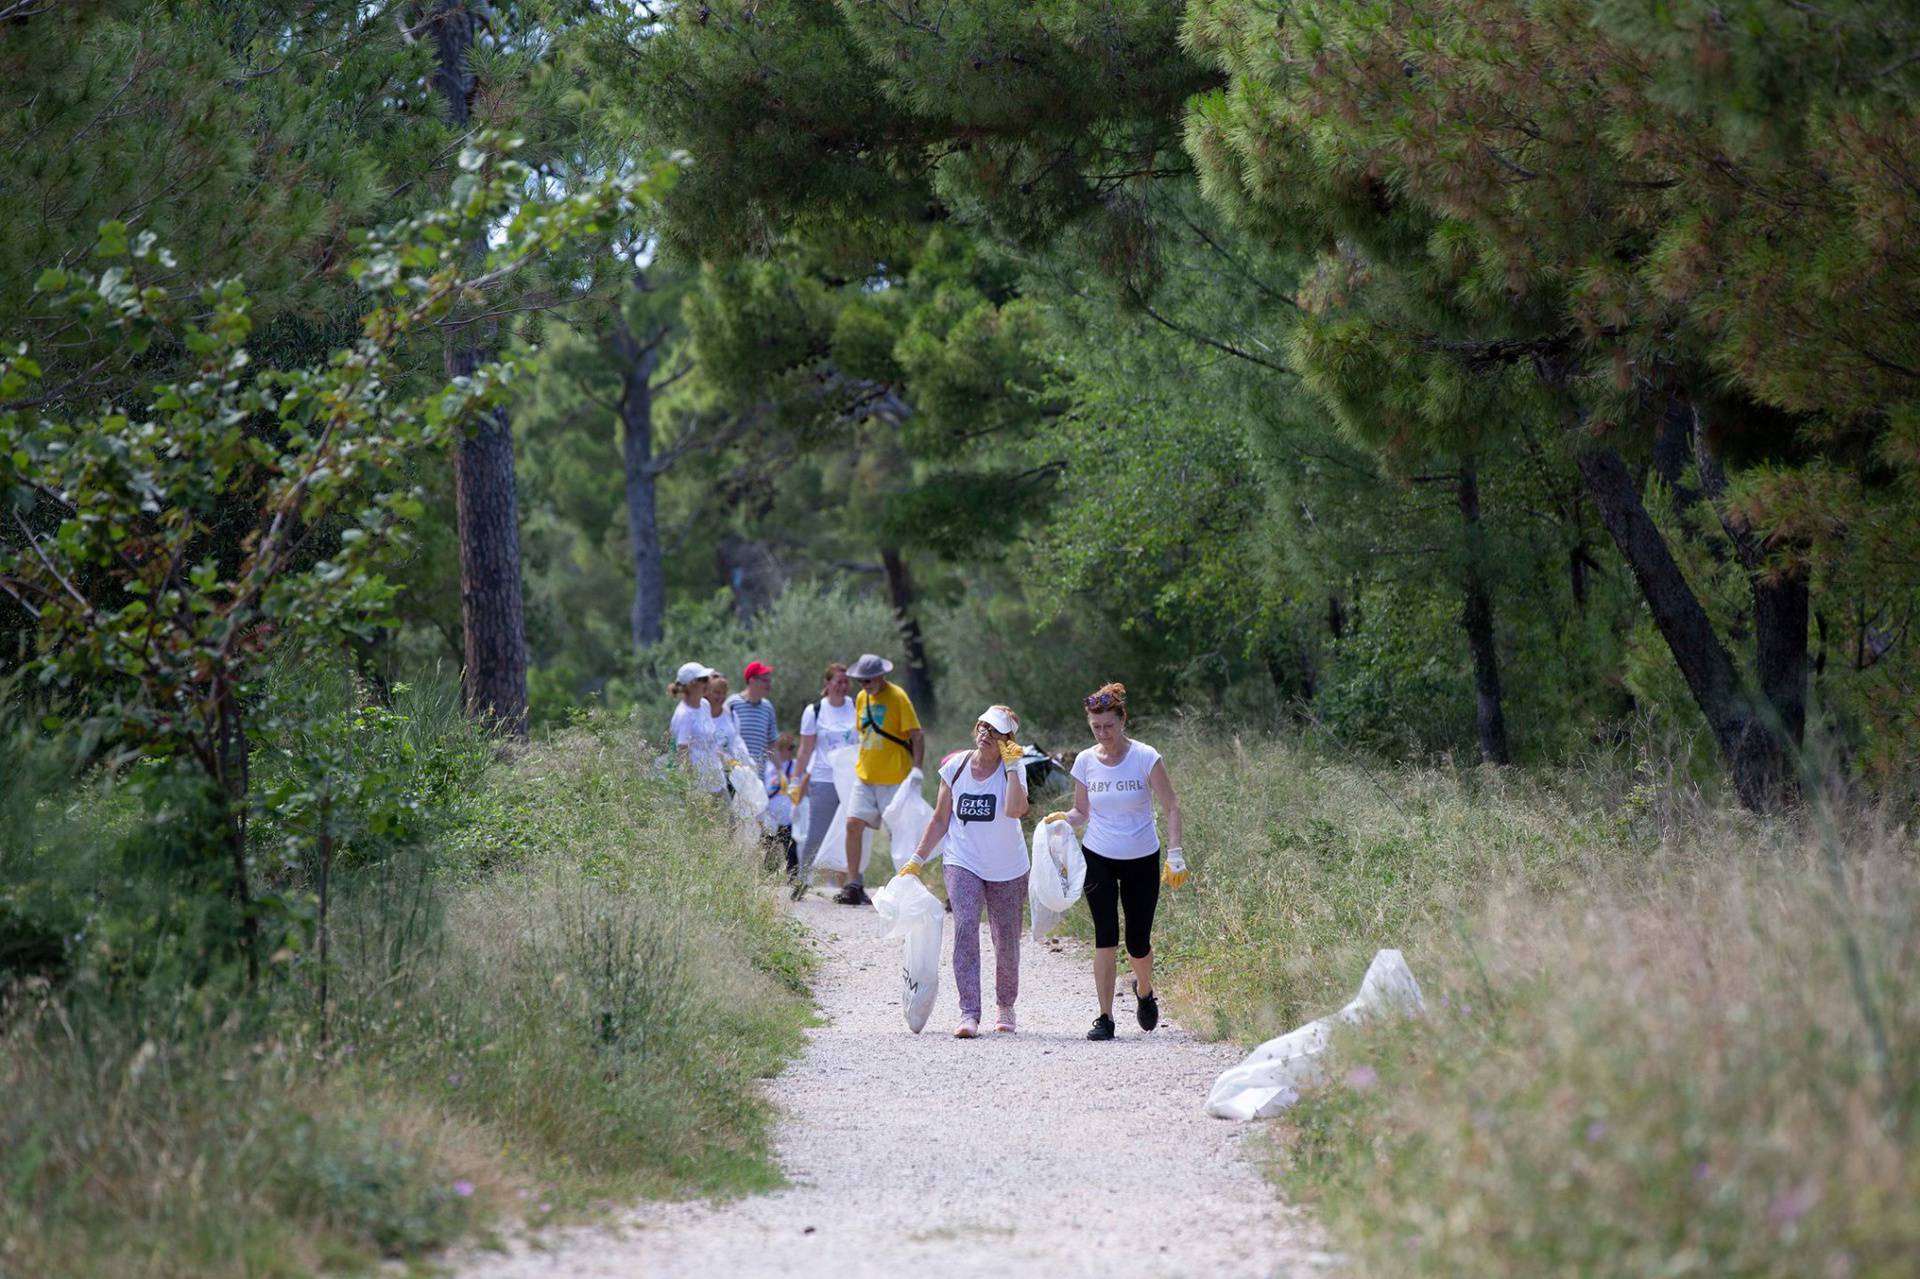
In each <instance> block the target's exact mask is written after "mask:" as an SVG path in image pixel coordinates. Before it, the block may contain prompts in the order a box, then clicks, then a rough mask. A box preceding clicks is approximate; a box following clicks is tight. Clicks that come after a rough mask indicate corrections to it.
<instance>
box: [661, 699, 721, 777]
mask: <svg viewBox="0 0 1920 1279" xmlns="http://www.w3.org/2000/svg"><path fill="white" fill-rule="evenodd" d="M668 731H669V732H670V733H672V735H673V744H674V746H675V747H681V746H684V747H686V748H687V760H688V763H690V764H691V765H692V766H693V775H694V776H695V777H697V778H699V779H700V784H701V785H702V786H705V787H706V788H707V789H708V790H710V791H723V790H725V789H726V788H727V783H726V781H725V779H724V778H722V777H721V776H720V751H719V748H718V746H717V745H716V744H715V741H714V720H713V715H712V714H711V713H710V712H709V711H708V710H707V704H706V703H705V702H696V703H694V704H693V705H692V706H689V705H687V704H686V703H685V702H682V703H680V704H679V705H678V706H676V707H674V708H673V722H672V724H671V725H670V726H669V729H668Z"/></svg>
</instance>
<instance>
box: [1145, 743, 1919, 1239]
mask: <svg viewBox="0 0 1920 1279" xmlns="http://www.w3.org/2000/svg"><path fill="white" fill-rule="evenodd" d="M1165 745H1166V746H1167V747H1168V748H1170V749H1169V760H1170V762H1171V763H1172V765H1173V767H1174V768H1175V770H1176V772H1175V776H1176V781H1177V782H1178V783H1179V784H1180V786H1181V790H1182V793H1183V797H1184V800H1185V807H1186V809H1187V815H1188V830H1189V834H1188V837H1187V844H1188V846H1189V852H1190V855H1191V856H1192V857H1193V859H1194V860H1195V862H1196V864H1197V878H1196V882H1195V887H1194V891H1193V892H1192V893H1191V894H1179V895H1175V896H1174V897H1172V898H1171V899H1170V900H1165V904H1164V906H1163V912H1164V914H1163V919H1164V921H1165V922H1164V923H1163V925H1162V926H1161V928H1160V929H1159V930H1158V936H1157V938H1156V948H1157V950H1158V953H1159V956H1160V958H1161V960H1162V962H1163V964H1164V974H1165V976H1164V984H1165V986H1166V987H1167V989H1168V991H1169V994H1170V997H1171V998H1170V1005H1171V1006H1173V1007H1175V1008H1176V1009H1177V1010H1178V1011H1181V1012H1184V1013H1186V1014H1187V1015H1188V1016H1189V1017H1190V1018H1191V1017H1193V1016H1194V1015H1195V1014H1196V1013H1197V1014H1199V1018H1200V1020H1201V1022H1202V1024H1206V1025H1211V1026H1212V1027H1213V1028H1214V1029H1215V1030H1217V1031H1218V1032H1219V1033H1222V1034H1225V1035H1230V1036H1233V1037H1235V1038H1239V1039H1242V1040H1245V1041H1248V1042H1252V1041H1254V1040H1257V1039H1260V1038H1263V1037H1265V1036H1267V1035H1269V1034H1272V1033H1276V1032H1278V1031H1280V1030H1282V1029H1285V1028H1287V1027H1290V1026H1291V1025H1293V1024H1296V1023H1297V1022H1299V1021H1301V1020H1304V1019H1305V1018H1307V1017H1310V1016H1315V1015H1319V1014H1321V1013H1324V1012H1327V1011H1329V1010H1331V1009H1333V1008H1335V1007H1337V1006H1338V1005H1339V1004H1341V1003H1342V1002H1344V1001H1345V1000H1346V999H1347V998H1349V997H1350V996H1351V993H1352V990H1353V988H1354V987H1355V986H1356V985H1357V984H1358V981H1359V978H1360V975H1361V973H1362V972H1363V971H1364V968H1365V965H1366V961H1367V958H1368V957H1369V955H1370V954H1371V952H1372V951H1373V949H1375V948H1376V947H1379V946H1398V947H1401V948H1402V949H1404V950H1405V951H1406V952H1407V956H1408V959H1409V961H1410V963H1411V964H1412V966H1413V969H1414V972H1415V974H1416V975H1417V976H1418V977H1419V979H1420V980H1421V982H1422V984H1423V986H1424V987H1425V990H1426V994H1427V999H1428V1005H1429V1007H1428V1014H1427V1015H1426V1016H1425V1017H1423V1018H1420V1019H1417V1020H1413V1021H1409V1022H1406V1023H1403V1024H1399V1025H1394V1026H1386V1027H1379V1028H1374V1029H1369V1030H1366V1031H1362V1032H1358V1033H1355V1034H1353V1035H1350V1036H1348V1037H1347V1038H1346V1040H1345V1041H1344V1042H1343V1044H1342V1052H1343V1054H1344V1056H1343V1061H1342V1064H1341V1066H1340V1068H1339V1070H1338V1071H1336V1074H1335V1082H1334V1083H1333V1084H1332V1085H1331V1086H1330V1087H1328V1088H1326V1089H1323V1090H1321V1091H1319V1092H1317V1093H1315V1094H1313V1095H1311V1096H1309V1097H1308V1099H1307V1100H1306V1101H1304V1102H1303V1103H1302V1104H1301V1105H1300V1106H1299V1107H1298V1108H1296V1110H1295V1111H1293V1112H1291V1115H1290V1117H1289V1118H1288V1119H1287V1120H1286V1121H1285V1122H1283V1123H1282V1124H1280V1125H1277V1126H1276V1128H1275V1130H1274V1135H1275V1137H1276V1140H1275V1142H1274V1143H1273V1147H1272V1149H1273V1151H1274V1156H1275V1162H1276V1167H1277V1168H1278V1169H1279V1170H1280V1173H1281V1175H1282V1176H1283V1178H1284V1179H1285V1181H1286V1183H1287V1185H1288V1186H1289V1187H1290V1188H1291V1189H1292V1190H1294V1191H1295V1192H1296V1193H1299V1194H1302V1195H1304V1196H1306V1197H1308V1198H1310V1199H1312V1200H1313V1201H1315V1202H1316V1203H1317V1204H1318V1205H1319V1206H1320V1207H1321V1209H1322V1211H1323V1212H1324V1214H1325V1215H1326V1217H1327V1219H1328V1221H1329V1223H1330V1225H1331V1226H1332V1227H1333V1228H1334V1230H1335V1232H1336V1234H1337V1235H1338V1236H1339V1238H1340V1240H1341V1242H1342V1244H1343V1246H1344V1247H1345V1248H1347V1249H1348V1250H1349V1251H1350V1252H1351V1253H1352V1255H1353V1257H1354V1259H1355V1261H1356V1265H1357V1269H1358V1270H1359V1271H1360V1272H1361V1273H1365V1274H1379V1275H1407V1274H1423V1275H1460V1276H1469V1275H1471V1276H1490V1275H1512V1276H1534V1275H1542V1274H1580V1275H1653V1274H1658V1275H1670V1274H1671V1275H1682V1274H1699V1275H1727V1274H1741V1275H1767V1276H1782V1277H1784V1276H1806V1275H1834V1276H1839V1275H1887V1276H1893V1275H1902V1276H1905V1275H1911V1274H1914V1273H1920V1139H1917V1138H1916V1122H1917V1121H1920V1070H1916V1066H1917V1065H1920V918H1917V916H1916V910H1915V907H1916V905H1917V904H1920V864H1917V859H1916V850H1915V845H1914V841H1913V838H1912V836H1911V834H1910V832H1908V831H1907V830H1906V829H1904V828H1903V827H1899V826H1897V825H1893V824H1891V823H1889V822H1888V821H1886V820H1885V819H1884V818H1883V817H1879V816H1876V815H1875V814H1873V813H1870V812H1849V813H1844V814H1840V815H1839V816H1838V817H1837V818H1836V819H1835V821H1834V822H1833V824H1832V825H1833V829H1832V830H1831V832H1830V833H1828V832H1827V831H1826V830H1825V829H1824V828H1825V826H1826V823H1824V822H1822V821H1818V820H1814V815H1811V814H1803V815H1801V816H1800V817H1797V818H1792V819H1779V820H1773V821H1759V820H1756V819H1753V818H1751V817H1749V816H1747V815H1745V814H1742V813H1737V812H1728V811H1726V810H1723V809H1720V808H1718V807H1716V806H1715V805H1714V804H1712V803H1710V802H1709V801H1708V800H1707V799H1705V798H1704V797H1702V796H1700V795H1699V794H1698V793H1697V792H1695V791H1693V790H1692V789H1691V788H1690V787H1689V786H1687V785H1686V784H1685V783H1684V782H1677V781H1676V780H1675V779H1673V778H1668V777H1661V778H1658V779H1655V778H1653V777H1651V776H1650V775H1649V773H1648V771H1647V770H1646V769H1645V768H1644V767H1643V768H1642V769H1640V770H1638V771H1637V772H1635V771H1625V772H1615V771H1613V770H1611V769H1609V768H1606V767H1602V766H1595V767H1592V768H1588V769H1585V770H1569V771H1566V772H1562V773H1557V774H1523V773H1516V772H1513V771H1501V772H1495V771H1491V770H1480V769H1469V770H1455V769H1451V768H1446V767H1430V768H1404V767H1403V768H1395V769H1391V770H1382V769H1378V768H1373V767H1369V766H1366V765H1363V764H1360V763H1357V762H1354V761H1340V760H1333V759H1328V758H1325V757H1323V756H1320V755H1316V754H1314V753H1313V752H1310V751H1307V750H1304V749H1302V748H1301V747H1299V746H1298V745H1292V744H1283V743H1277V742H1260V743H1253V742H1250V741H1233V740H1231V739H1228V740H1218V739H1215V738H1213V737H1212V736H1211V735H1210V734H1209V733H1208V732H1206V731H1204V730H1200V729H1191V730H1188V731H1184V732H1180V733H1176V734H1175V735H1174V737H1173V738H1172V740H1170V741H1168V742H1167V743H1165ZM1836 871H1837V873H1835V872H1836ZM1883 1045H1884V1051H1883Z"/></svg>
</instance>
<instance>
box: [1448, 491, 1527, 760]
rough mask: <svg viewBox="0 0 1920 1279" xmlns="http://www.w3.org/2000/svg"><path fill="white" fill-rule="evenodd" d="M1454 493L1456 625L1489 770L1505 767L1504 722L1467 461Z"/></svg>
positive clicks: (1477, 497) (1476, 505) (1477, 508)
mask: <svg viewBox="0 0 1920 1279" xmlns="http://www.w3.org/2000/svg"><path fill="white" fill-rule="evenodd" d="M1456 492H1457V494H1458V497H1459V499H1460V523H1461V526H1462V527H1461V532H1462V535H1463V537H1464V540H1465V543H1466V568H1465V572H1464V580H1463V582H1462V589H1463V595H1464V600H1463V605H1462V608H1461V613H1460V621H1461V625H1462V626H1463V627H1465V629H1466V632H1467V646H1468V648H1469V649H1470V650H1471V651H1472V654H1473V695H1474V704H1475V705H1474V727H1475V728H1476V729H1477V730H1478V733H1479V737H1480V758H1481V759H1482V760H1484V761H1485V762H1487V763H1489V764H1510V763H1512V762H1513V758H1512V756H1511V755H1510V754H1509V753H1508V750H1507V717H1506V714H1505V712H1504V711H1503V710H1502V707H1501V699H1500V654H1499V651H1498V649H1497V648H1496V647H1495V646H1494V637H1493V591H1492V589H1491V588H1490V587H1489V586H1488V585H1487V578H1486V571H1485V565H1484V562H1483V556H1482V552H1481V546H1480V475H1479V472H1478V471H1477V470H1476V469H1475V467H1474V462H1473V459H1472V458H1471V457H1463V458H1461V459H1460V481H1459V485H1458V487H1457V490H1456Z"/></svg>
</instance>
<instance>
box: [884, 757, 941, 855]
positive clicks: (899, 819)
mask: <svg viewBox="0 0 1920 1279" xmlns="http://www.w3.org/2000/svg"><path fill="white" fill-rule="evenodd" d="M932 821H933V805H932V804H929V803H928V802H927V797H926V796H925V795H923V794H921V793H920V770H919V769H917V768H916V769H914V770H913V771H912V772H911V773H909V774H907V780H906V781H904V782H902V783H901V784H900V789H899V790H897V791H895V792H894V794H893V802H892V803H890V804H888V805H887V811H886V812H884V813H882V814H880V824H881V825H882V826H885V827H886V828H887V839H888V841H889V843H888V849H889V851H891V852H892V854H893V868H894V869H895V870H905V869H906V868H907V863H908V862H910V861H912V860H913V850H914V849H916V848H918V847H920V840H921V838H922V837H923V836H925V835H926V833H927V825H928V823H930V822H932ZM927 860H928V861H932V860H933V858H932V856H931V855H930V856H929V857H928V858H927Z"/></svg>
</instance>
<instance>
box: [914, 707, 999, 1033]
mask: <svg viewBox="0 0 1920 1279" xmlns="http://www.w3.org/2000/svg"><path fill="white" fill-rule="evenodd" d="M1019 731H1020V717H1019V716H1017V715H1015V714H1014V713H1013V711H1012V710H1011V709H1009V708H1008V707H1005V706H989V707H987V709H986V710H985V711H984V712H983V713H982V714H981V716H980V718H979V719H978V720H977V721H975V722H974V725H973V749H972V750H971V751H967V752H966V753H964V754H962V755H958V756H954V757H952V758H950V759H948V760H947V761H946V763H944V764H942V765H941V766H940V802H939V803H937V804H935V805H934V808H933V820H932V821H931V822H929V823H927V833H926V834H925V835H922V836H921V837H920V846H919V847H918V848H916V849H914V852H913V859H912V860H911V861H909V862H908V863H907V864H906V866H905V867H903V868H902V869H901V871H900V873H901V874H902V875H915V876H917V875H919V873H920V867H921V866H922V865H923V864H924V863H925V861H926V859H927V857H928V856H930V855H931V854H932V852H933V850H934V848H935V847H937V846H938V845H939V843H940V841H941V840H942V839H945V840H946V841H947V845H946V850H945V852H943V853H942V854H941V857H942V859H943V861H944V864H945V872H944V873H945V875H946V880H947V901H948V902H949V903H950V904H951V905H952V906H953V988H954V990H955V991H957V992H958V993H959V996H960V1025H959V1028H958V1029H956V1030H955V1031H954V1032H953V1034H954V1038H956V1039H973V1038H976V1037H977V1036H978V1035H979V1034H980V911H981V908H982V907H984V908H985V909H986V913H987V923H988V925H989V927H991V928H992V930H993V970H994V971H993V993H994V1002H995V1003H996V1004H998V1005H999V1012H998V1016H997V1017H996V1018H995V1021H994V1027H993V1028H994V1029H995V1030H997V1031H1000V1032H1002V1033H1004V1034H1008V1035H1011V1034H1012V1033H1013V1032H1014V1022H1013V1004H1014V1001H1015V1000H1016V999H1018V998H1019V997H1020V916H1021V914H1022V912H1023V911H1025V909H1026V905H1027V869H1028V867H1027V841H1026V836H1025V835H1024V834H1023V833H1022V831H1021V829H1020V819H1021V818H1022V817H1025V816H1026V815H1027V770H1026V767H1025V766H1024V765H1023V764H1022V763H1021V762H1020V754H1021V751H1020V743H1018V742H1016V741H1014V740H1013V739H1014V734H1015V733H1017V732H1019Z"/></svg>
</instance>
